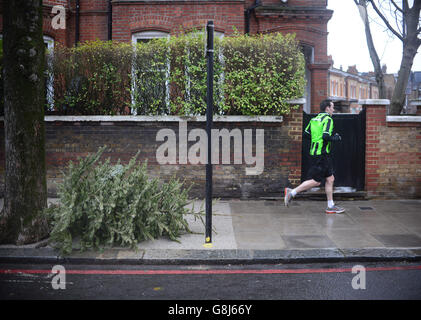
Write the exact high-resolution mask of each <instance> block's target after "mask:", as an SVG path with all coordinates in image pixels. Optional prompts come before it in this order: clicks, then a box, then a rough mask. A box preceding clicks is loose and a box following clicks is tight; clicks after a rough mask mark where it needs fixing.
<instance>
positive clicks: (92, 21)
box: [0, 0, 333, 112]
mask: <svg viewBox="0 0 421 320" xmlns="http://www.w3.org/2000/svg"><path fill="white" fill-rule="evenodd" d="M3 1H5V0H0V8H1V7H2V2H3ZM57 5H59V6H62V8H64V10H65V17H66V27H65V28H64V29H57V28H53V25H52V20H53V19H54V17H55V14H57V9H54V10H53V8H54V6H57ZM43 6H44V20H43V21H44V28H43V29H44V39H45V41H46V43H47V42H48V44H49V46H51V45H54V44H56V43H60V44H63V45H65V46H73V45H75V44H76V43H78V42H83V41H89V40H97V39H99V40H113V41H124V42H131V41H137V39H145V38H153V37H164V36H168V37H170V36H173V35H176V34H177V32H180V31H184V32H186V31H187V32H188V31H190V30H195V29H196V30H201V29H203V28H204V27H205V25H206V23H207V21H208V20H213V21H214V24H215V31H216V32H218V33H220V34H223V35H224V36H231V35H233V34H234V32H239V33H241V34H242V33H249V34H257V33H272V32H281V33H295V34H296V39H297V40H298V41H299V43H300V45H301V47H302V50H303V53H304V55H305V58H306V78H307V82H308V85H307V90H306V100H307V103H306V105H305V106H304V110H305V111H307V112H317V109H318V105H319V103H320V102H321V101H322V100H323V99H325V98H326V97H327V96H328V69H329V66H330V65H329V63H328V57H327V34H328V33H327V23H328V21H329V19H330V18H331V16H332V14H333V11H332V10H328V9H327V8H326V6H327V0H311V1H309V0H210V1H208V0H44V1H43ZM0 10H1V9H0ZM0 33H2V15H0Z"/></svg>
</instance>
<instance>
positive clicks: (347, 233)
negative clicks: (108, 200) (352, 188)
mask: <svg viewBox="0 0 421 320" xmlns="http://www.w3.org/2000/svg"><path fill="white" fill-rule="evenodd" d="M199 204H200V201H199V202H198V203H196V204H195V207H199V206H200V205H199ZM339 204H340V205H341V206H343V207H345V208H346V212H345V213H344V214H336V215H327V214H325V212H324V209H325V206H326V202H325V201H309V200H305V199H302V200H296V201H293V202H292V203H291V205H290V207H289V208H285V207H284V205H283V201H280V200H279V201H268V200H266V201H265V200H261V201H251V200H250V201H249V200H230V201H223V200H221V201H219V202H218V203H216V204H215V205H214V206H213V227H214V229H215V231H216V233H214V235H213V238H212V240H213V241H212V246H211V247H209V248H208V247H205V246H204V239H205V236H204V230H205V228H204V226H203V224H202V222H201V221H199V220H197V221H195V220H194V219H193V217H188V221H189V223H190V227H191V229H192V231H193V232H194V233H193V234H185V235H183V236H182V237H181V238H180V242H179V243H178V242H174V241H170V240H167V239H158V240H154V241H146V242H142V243H140V244H139V246H138V250H130V249H128V248H115V247H113V248H106V249H104V250H102V251H87V252H83V253H80V252H78V251H75V252H74V253H72V254H71V255H69V256H65V257H61V256H60V255H59V253H58V252H57V251H56V250H54V249H53V248H51V247H49V246H48V244H47V243H46V241H44V242H41V243H38V244H34V245H27V246H19V247H18V246H13V245H0V262H1V261H28V262H29V261H32V262H33V261H40V262H41V261H44V262H51V263H59V262H63V263H64V262H74V263H139V264H156V263H160V264H166V263H169V264H172V263H178V264H183V263H198V264H199V263H200V264H210V263H289V262H315V261H332V262H333V261H380V260H408V261H413V260H421V200H353V201H341V202H340V203H339Z"/></svg>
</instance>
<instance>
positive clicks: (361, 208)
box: [359, 207, 373, 210]
mask: <svg viewBox="0 0 421 320" xmlns="http://www.w3.org/2000/svg"><path fill="white" fill-rule="evenodd" d="M359 208H360V210H373V208H372V207H359Z"/></svg>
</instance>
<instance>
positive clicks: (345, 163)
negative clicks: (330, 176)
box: [301, 110, 366, 191]
mask: <svg viewBox="0 0 421 320" xmlns="http://www.w3.org/2000/svg"><path fill="white" fill-rule="evenodd" d="M315 116H316V114H307V113H305V112H304V115H303V132H304V129H305V128H306V126H307V124H308V122H309V121H310V119H311V118H313V117H315ZM365 117H366V115H365V110H363V111H361V112H360V113H359V114H342V113H339V114H333V116H332V118H333V123H334V127H333V134H335V133H336V132H337V133H339V134H340V135H341V137H342V140H341V141H333V142H332V151H331V152H332V157H333V166H334V170H335V173H334V176H335V184H334V185H335V187H350V188H352V189H355V190H356V191H362V190H364V181H365ZM302 146H303V149H302V165H301V181H305V180H307V172H308V169H309V164H310V162H309V160H310V155H309V150H310V140H308V139H303V144H302ZM323 183H324V182H323Z"/></svg>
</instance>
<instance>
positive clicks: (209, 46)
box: [205, 21, 214, 245]
mask: <svg viewBox="0 0 421 320" xmlns="http://www.w3.org/2000/svg"><path fill="white" fill-rule="evenodd" d="M213 31H214V24H213V21H208V24H207V26H206V33H207V43H206V57H207V95H206V133H207V135H208V159H207V160H208V161H207V162H206V238H205V244H208V245H211V243H212V161H211V159H212V153H211V152H212V140H211V137H212V134H211V130H212V122H213Z"/></svg>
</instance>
